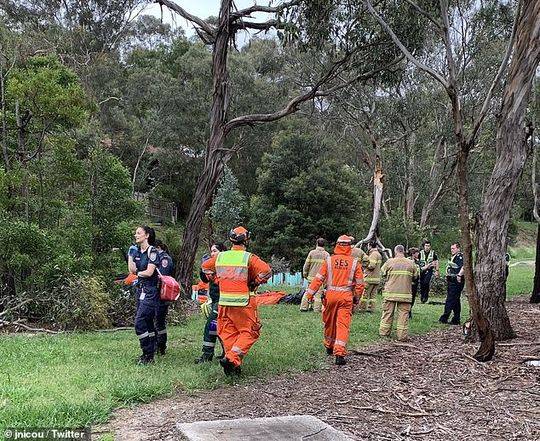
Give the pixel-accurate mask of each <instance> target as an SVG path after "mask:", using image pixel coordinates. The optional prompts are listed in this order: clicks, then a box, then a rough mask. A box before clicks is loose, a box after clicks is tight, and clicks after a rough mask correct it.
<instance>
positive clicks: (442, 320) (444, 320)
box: [439, 314, 448, 325]
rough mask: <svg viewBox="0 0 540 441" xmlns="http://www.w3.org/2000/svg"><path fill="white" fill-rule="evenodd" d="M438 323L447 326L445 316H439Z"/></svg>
mask: <svg viewBox="0 0 540 441" xmlns="http://www.w3.org/2000/svg"><path fill="white" fill-rule="evenodd" d="M439 323H443V324H445V325H447V324H448V317H447V316H445V315H444V314H443V315H441V318H439Z"/></svg>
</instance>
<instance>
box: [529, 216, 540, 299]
mask: <svg viewBox="0 0 540 441" xmlns="http://www.w3.org/2000/svg"><path fill="white" fill-rule="evenodd" d="M531 303H540V224H538V232H537V233H536V266H535V269H534V283H533V290H532V294H531Z"/></svg>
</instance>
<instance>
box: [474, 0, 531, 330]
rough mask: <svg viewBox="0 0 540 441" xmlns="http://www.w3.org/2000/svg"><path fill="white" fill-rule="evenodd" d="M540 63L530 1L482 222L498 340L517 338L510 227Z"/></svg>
mask: <svg viewBox="0 0 540 441" xmlns="http://www.w3.org/2000/svg"><path fill="white" fill-rule="evenodd" d="M539 62H540V2H538V1H537V0H527V1H525V2H524V4H523V12H522V15H521V17H520V18H519V22H518V28H517V34H516V40H515V43H514V51H513V57H512V61H511V64H510V69H509V73H508V79H507V83H506V86H505V89H504V92H503V100H502V108H501V111H500V113H499V116H498V124H497V138H496V144H495V149H496V153H497V159H496V162H495V166H494V167H493V171H492V173H491V178H490V181H489V184H488V186H487V188H486V191H485V193H484V199H483V204H482V209H481V211H480V216H479V222H478V255H477V261H476V267H475V272H476V284H477V289H478V292H479V296H480V303H481V308H482V311H483V313H484V315H485V316H486V318H487V319H488V320H489V322H490V323H491V328H492V331H493V333H494V336H495V338H496V339H497V340H504V339H508V338H513V337H515V333H514V331H513V329H512V326H511V325H510V319H509V317H508V313H507V311H506V308H505V305H504V302H505V294H506V283H505V265H506V263H505V259H504V254H505V252H506V243H507V234H508V224H509V220H510V213H511V209H512V204H513V202H514V196H515V192H516V187H517V185H518V182H519V179H520V177H521V173H522V171H523V167H524V166H525V160H526V158H527V139H528V137H529V131H528V130H527V127H526V126H525V122H524V119H525V112H526V110H527V105H528V102H529V97H530V94H531V88H532V80H533V77H534V74H535V71H536V68H537V66H538V63H539Z"/></svg>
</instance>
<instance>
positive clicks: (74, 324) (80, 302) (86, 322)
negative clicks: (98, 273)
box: [56, 276, 112, 330]
mask: <svg viewBox="0 0 540 441" xmlns="http://www.w3.org/2000/svg"><path fill="white" fill-rule="evenodd" d="M57 294H58V295H57V299H58V300H59V302H62V303H63V304H64V306H65V307H64V308H59V307H57V314H56V322H57V323H58V325H60V326H61V327H62V328H65V329H79V330H93V329H101V328H108V327H110V326H111V320H110V318H109V315H108V313H109V309H110V307H111V304H112V302H111V298H110V296H109V294H108V293H107V291H106V290H105V283H104V282H103V281H102V279H101V278H99V277H95V276H81V277H78V278H71V279H68V281H67V283H65V284H64V285H63V286H61V287H60V288H59V289H58V291H57Z"/></svg>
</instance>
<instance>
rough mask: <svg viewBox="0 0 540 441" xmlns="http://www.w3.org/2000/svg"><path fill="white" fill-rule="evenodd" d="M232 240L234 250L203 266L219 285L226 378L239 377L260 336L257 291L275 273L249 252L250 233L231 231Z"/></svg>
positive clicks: (221, 336) (220, 326) (220, 321)
mask: <svg viewBox="0 0 540 441" xmlns="http://www.w3.org/2000/svg"><path fill="white" fill-rule="evenodd" d="M229 240H230V241H231V242H232V244H233V246H232V249H230V250H229V251H221V252H219V253H218V254H217V255H215V256H213V257H211V258H210V259H208V260H207V261H205V262H203V264H202V270H203V272H204V273H205V274H206V275H207V276H208V277H210V278H212V277H214V276H215V277H217V280H218V284H219V312H218V336H219V338H221V340H222V342H223V347H224V349H225V356H224V357H223V358H222V359H221V360H220V361H219V362H220V364H221V366H222V367H223V371H224V372H225V375H233V374H236V375H239V374H240V372H241V370H240V366H241V365H242V359H243V358H244V357H245V356H246V354H247V353H248V351H249V349H250V348H251V346H253V344H254V343H255V342H256V341H257V339H258V338H259V335H260V329H261V322H260V321H259V316H258V314H257V300H256V299H255V298H254V296H255V293H254V291H255V289H256V288H257V286H258V285H260V284H262V283H264V282H266V281H267V280H268V279H269V278H270V276H271V275H272V273H271V269H270V265H268V264H267V263H266V262H264V261H263V260H262V259H260V258H259V257H257V256H256V255H255V254H252V253H248V252H247V251H246V246H247V243H248V240H249V232H248V231H247V230H246V229H245V228H244V227H237V228H234V229H233V230H231V232H230V233H229Z"/></svg>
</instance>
